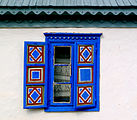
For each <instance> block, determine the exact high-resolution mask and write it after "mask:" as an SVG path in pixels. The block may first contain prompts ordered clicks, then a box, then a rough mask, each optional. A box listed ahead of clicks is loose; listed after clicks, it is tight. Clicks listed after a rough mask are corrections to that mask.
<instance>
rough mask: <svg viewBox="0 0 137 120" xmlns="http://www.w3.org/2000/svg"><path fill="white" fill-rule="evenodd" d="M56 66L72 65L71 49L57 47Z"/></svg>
mask: <svg viewBox="0 0 137 120" xmlns="http://www.w3.org/2000/svg"><path fill="white" fill-rule="evenodd" d="M55 64H70V47H68V46H66V47H65V46H63V47H57V46H56V47H55Z"/></svg>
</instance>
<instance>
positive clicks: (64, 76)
mask: <svg viewBox="0 0 137 120" xmlns="http://www.w3.org/2000/svg"><path fill="white" fill-rule="evenodd" d="M54 82H70V66H54Z"/></svg>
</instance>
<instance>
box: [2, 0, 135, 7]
mask: <svg viewBox="0 0 137 120" xmlns="http://www.w3.org/2000/svg"><path fill="white" fill-rule="evenodd" d="M0 6H108V7H111V6H117V7H119V6H137V0H0Z"/></svg>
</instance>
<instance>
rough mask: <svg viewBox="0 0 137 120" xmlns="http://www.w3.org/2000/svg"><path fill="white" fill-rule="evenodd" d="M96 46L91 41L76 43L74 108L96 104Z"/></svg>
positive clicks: (92, 106) (83, 107)
mask: <svg viewBox="0 0 137 120" xmlns="http://www.w3.org/2000/svg"><path fill="white" fill-rule="evenodd" d="M96 47H97V44H96V43H95V42H92V41H90V43H89V42H88V43H87V42H78V43H77V47H76V54H77V60H76V67H77V77H76V79H77V81H76V82H75V86H76V88H75V91H76V98H77V99H76V103H75V105H76V109H80V110H82V109H84V110H85V109H92V108H95V106H96V98H97V96H96V89H97V86H96V83H97V79H96V67H97V66H96V62H97V61H96V60H97V59H96V57H97V55H96Z"/></svg>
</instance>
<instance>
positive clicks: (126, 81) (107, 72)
mask: <svg viewBox="0 0 137 120" xmlns="http://www.w3.org/2000/svg"><path fill="white" fill-rule="evenodd" d="M44 32H94V33H96V32H101V33H103V36H102V37H101V60H100V61H101V64H100V69H101V72H100V112H65V113H46V112H44V110H43V109H42V110H24V109H23V55H24V53H23V49H24V47H23V46H24V41H44V35H43V33H44ZM83 119H85V120H137V29H132V28H131V29H126V28H123V29H120V28H109V29H108V28H100V29H99V28H91V29H90V28H69V29H67V28H66V29H65V28H62V29H61V28H60V29H57V28H53V29H51V28H46V29H0V120H83Z"/></svg>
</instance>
